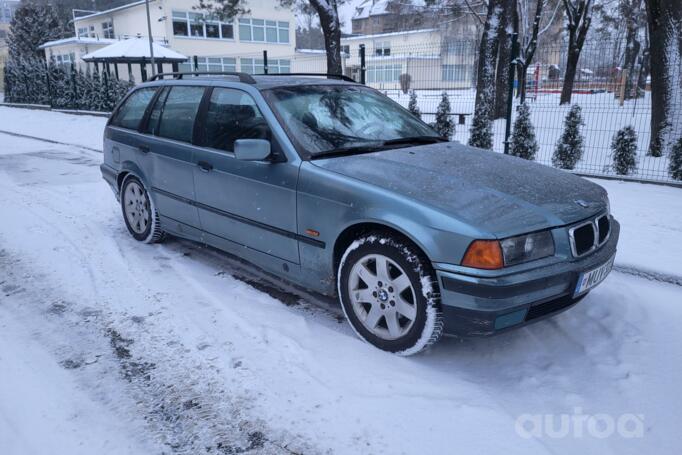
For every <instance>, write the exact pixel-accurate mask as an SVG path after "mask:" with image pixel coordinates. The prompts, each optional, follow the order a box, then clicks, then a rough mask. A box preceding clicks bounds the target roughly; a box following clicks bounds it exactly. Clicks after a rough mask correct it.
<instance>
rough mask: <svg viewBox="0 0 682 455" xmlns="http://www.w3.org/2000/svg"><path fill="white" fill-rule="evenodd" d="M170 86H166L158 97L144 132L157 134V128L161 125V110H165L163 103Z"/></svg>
mask: <svg viewBox="0 0 682 455" xmlns="http://www.w3.org/2000/svg"><path fill="white" fill-rule="evenodd" d="M169 91H170V88H169V87H164V88H163V91H162V92H161V93H160V94H159V96H158V97H157V98H156V102H155V103H154V107H153V108H152V112H151V113H150V114H149V120H147V126H146V127H145V130H144V132H145V133H147V134H156V132H157V128H158V127H159V120H161V112H163V103H164V102H165V101H166V97H167V96H168V92H169Z"/></svg>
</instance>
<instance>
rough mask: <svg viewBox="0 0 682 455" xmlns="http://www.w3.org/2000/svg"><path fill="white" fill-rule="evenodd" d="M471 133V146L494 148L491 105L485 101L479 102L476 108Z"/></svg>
mask: <svg viewBox="0 0 682 455" xmlns="http://www.w3.org/2000/svg"><path fill="white" fill-rule="evenodd" d="M470 133H471V135H470V136H469V145H470V146H472V147H478V148H482V149H488V150H492V148H493V124H492V122H491V121H490V107H489V106H487V105H486V103H484V102H481V103H479V104H478V105H477V106H476V109H475V110H474V120H473V121H472V122H471V130H470Z"/></svg>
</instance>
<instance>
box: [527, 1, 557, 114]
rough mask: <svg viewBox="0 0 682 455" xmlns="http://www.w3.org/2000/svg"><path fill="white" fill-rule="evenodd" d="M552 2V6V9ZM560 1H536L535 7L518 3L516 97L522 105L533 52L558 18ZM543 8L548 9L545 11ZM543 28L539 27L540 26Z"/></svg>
mask: <svg viewBox="0 0 682 455" xmlns="http://www.w3.org/2000/svg"><path fill="white" fill-rule="evenodd" d="M552 1H554V3H555V4H554V5H553V7H552V4H551V3H552ZM561 6H562V3H561V0H537V1H536V2H535V5H533V4H532V2H531V1H529V0H519V1H518V6H517V8H518V21H519V44H520V45H519V58H518V60H517V67H516V68H517V77H518V80H519V90H518V92H517V96H518V97H519V98H520V99H521V102H522V103H523V102H524V101H525V100H526V78H527V74H528V68H530V65H531V64H532V63H533V58H534V57H535V52H536V51H537V49H538V41H539V38H540V36H541V35H543V34H545V33H546V32H548V31H549V30H550V29H551V28H552V26H553V25H554V23H555V22H556V20H557V18H558V17H561V14H559V13H558V12H559V10H560V7H561ZM545 7H548V8H549V10H547V9H546V8H545ZM542 24H544V26H542V27H541V25H542Z"/></svg>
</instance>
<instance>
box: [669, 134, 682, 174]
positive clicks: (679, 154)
mask: <svg viewBox="0 0 682 455" xmlns="http://www.w3.org/2000/svg"><path fill="white" fill-rule="evenodd" d="M668 172H670V177H672V178H674V179H675V180H682V137H681V138H679V139H678V141H677V142H676V143H675V145H673V148H672V150H671V151H670V164H668Z"/></svg>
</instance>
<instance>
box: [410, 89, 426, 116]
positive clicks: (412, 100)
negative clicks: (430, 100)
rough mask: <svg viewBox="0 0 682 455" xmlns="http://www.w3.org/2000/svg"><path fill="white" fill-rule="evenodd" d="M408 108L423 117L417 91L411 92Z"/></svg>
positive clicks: (415, 114)
mask: <svg viewBox="0 0 682 455" xmlns="http://www.w3.org/2000/svg"><path fill="white" fill-rule="evenodd" d="M407 110H408V111H410V112H412V114H413V115H414V116H415V117H417V118H422V113H421V111H420V110H419V106H417V93H416V92H415V91H414V90H412V91H411V92H410V102H409V103H408V104H407Z"/></svg>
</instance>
